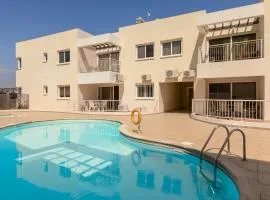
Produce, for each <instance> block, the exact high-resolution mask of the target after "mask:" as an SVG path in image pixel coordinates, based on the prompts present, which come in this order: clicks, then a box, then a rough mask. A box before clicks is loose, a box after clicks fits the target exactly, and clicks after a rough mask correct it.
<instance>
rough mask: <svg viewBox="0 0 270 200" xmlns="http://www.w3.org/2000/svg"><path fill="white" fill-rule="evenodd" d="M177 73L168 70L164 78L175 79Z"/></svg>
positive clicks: (174, 70) (173, 70)
mask: <svg viewBox="0 0 270 200" xmlns="http://www.w3.org/2000/svg"><path fill="white" fill-rule="evenodd" d="M178 75H179V73H178V71H177V70H176V69H169V70H167V71H166V78H176V77H178Z"/></svg>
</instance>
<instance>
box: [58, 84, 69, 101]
mask: <svg viewBox="0 0 270 200" xmlns="http://www.w3.org/2000/svg"><path fill="white" fill-rule="evenodd" d="M58 98H60V99H65V98H70V86H69V85H60V86H58Z"/></svg>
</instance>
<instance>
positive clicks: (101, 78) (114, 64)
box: [77, 58, 121, 84]
mask: <svg viewBox="0 0 270 200" xmlns="http://www.w3.org/2000/svg"><path fill="white" fill-rule="evenodd" d="M77 80H78V84H101V83H109V84H118V83H119V82H121V76H120V61H119V60H114V59H110V58H106V59H99V60H98V62H97V65H96V66H94V67H92V68H90V69H89V70H88V71H87V72H81V73H79V74H78V76H77Z"/></svg>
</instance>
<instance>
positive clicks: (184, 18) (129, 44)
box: [118, 11, 205, 112]
mask: <svg viewBox="0 0 270 200" xmlns="http://www.w3.org/2000/svg"><path fill="white" fill-rule="evenodd" d="M204 14H205V12H204V11H200V12H195V13H190V14H184V15H180V16H176V17H171V18H166V19H159V20H155V21H151V22H146V23H142V24H137V25H132V26H127V27H123V28H120V29H119V33H118V36H119V37H120V38H121V40H120V41H121V47H122V48H121V54H120V60H121V73H122V74H124V76H125V82H124V87H125V88H124V94H123V99H124V100H125V101H127V102H129V104H130V108H135V107H138V106H139V107H144V108H147V111H148V112H162V111H163V107H162V106H161V105H160V104H161V103H162V99H161V98H162V96H161V95H160V88H159V83H160V82H165V79H166V77H165V72H166V70H168V69H177V70H178V71H179V72H182V71H184V70H189V69H195V68H196V65H197V49H198V46H200V45H201V42H202V41H201V39H202V38H201V37H199V31H198V29H197V27H196V25H195V24H196V20H197V18H198V17H200V16H202V15H204ZM178 38H182V44H183V55H182V56H179V57H169V58H161V41H166V40H173V39H178ZM145 43H154V59H150V60H149V59H148V60H136V45H139V44H145ZM143 74H151V77H152V82H153V83H155V85H154V98H153V99H151V100H145V99H144V100H138V99H136V95H135V92H136V88H135V84H136V83H141V82H142V80H141V75H143ZM181 78H182V77H181V76H180V78H179V80H181ZM172 98H173V97H172Z"/></svg>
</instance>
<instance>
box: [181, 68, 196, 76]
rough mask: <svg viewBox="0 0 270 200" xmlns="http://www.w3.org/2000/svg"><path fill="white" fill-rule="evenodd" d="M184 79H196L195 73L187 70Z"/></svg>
mask: <svg viewBox="0 0 270 200" xmlns="http://www.w3.org/2000/svg"><path fill="white" fill-rule="evenodd" d="M183 75H184V77H194V76H195V71H194V70H187V71H184V72H183Z"/></svg>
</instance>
